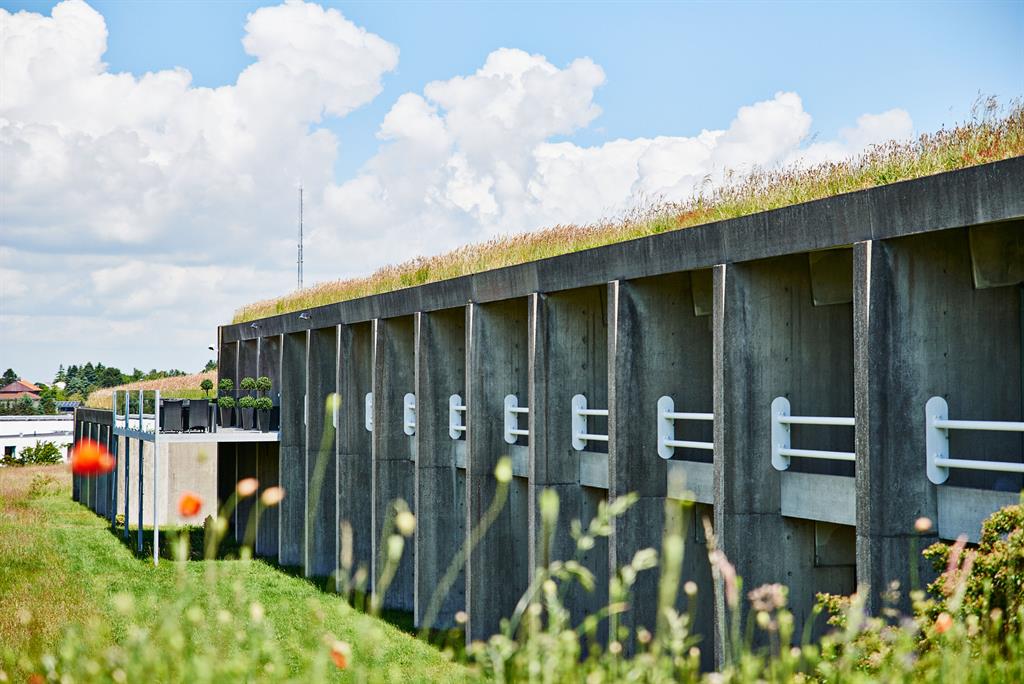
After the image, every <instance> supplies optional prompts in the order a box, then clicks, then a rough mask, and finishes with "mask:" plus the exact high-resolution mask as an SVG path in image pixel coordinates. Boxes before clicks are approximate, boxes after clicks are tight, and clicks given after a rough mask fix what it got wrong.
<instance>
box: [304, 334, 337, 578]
mask: <svg viewBox="0 0 1024 684" xmlns="http://www.w3.org/2000/svg"><path fill="white" fill-rule="evenodd" d="M337 383H338V329H337V327H333V328H319V329H317V330H311V331H310V336H309V417H308V428H307V434H308V439H307V442H306V482H307V483H308V487H309V489H308V495H307V497H306V516H307V518H308V521H309V522H308V527H309V553H308V560H307V562H308V565H307V566H306V574H307V575H308V576H312V577H327V576H330V575H331V574H332V573H333V572H334V571H335V569H337V567H338V527H337V525H338V519H337V505H338V491H337V480H338V461H337V452H336V448H337V441H336V439H335V436H334V413H333V411H328V409H330V406H329V405H328V398H329V397H330V396H331V395H332V394H335V393H336V392H337V390H338V385H337Z"/></svg>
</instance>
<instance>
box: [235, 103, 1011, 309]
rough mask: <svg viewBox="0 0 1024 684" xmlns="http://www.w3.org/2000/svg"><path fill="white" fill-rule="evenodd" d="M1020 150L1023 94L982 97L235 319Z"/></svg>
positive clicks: (281, 300) (286, 298)
mask: <svg viewBox="0 0 1024 684" xmlns="http://www.w3.org/2000/svg"><path fill="white" fill-rule="evenodd" d="M1022 155H1024V102H1022V101H1013V102H1011V103H1010V104H1009V106H1007V107H1005V108H1000V107H999V105H998V103H996V102H995V101H994V99H989V100H987V101H983V102H979V103H978V106H977V108H976V113H975V118H974V119H973V120H972V121H969V122H967V123H963V124H960V125H958V126H954V127H952V128H948V129H947V128H943V129H941V130H939V131H936V132H935V133H930V134H925V135H922V136H921V137H920V138H918V139H917V140H915V141H912V142H908V143H897V142H890V143H887V144H884V145H878V146H875V147H873V148H871V149H869V150H867V151H866V152H864V153H863V154H861V155H859V156H857V157H854V158H852V159H848V160H845V161H841V162H827V163H824V164H819V165H816V166H812V167H806V168H805V167H801V166H790V167H784V168H781V169H776V170H764V169H759V170H755V171H754V172H753V173H751V174H750V175H748V176H742V177H738V176H731V175H728V174H727V176H726V180H725V182H724V183H723V184H722V185H721V186H718V187H713V188H712V189H710V190H708V191H706V192H704V191H702V192H701V194H700V195H698V196H697V197H694V198H692V199H690V200H687V201H684V202H672V203H664V204H658V205H654V206H650V207H645V208H638V209H636V210H635V211H633V212H632V213H630V214H629V215H627V216H624V217H621V218H618V219H615V220H606V221H600V222H598V223H595V224H591V225H585V226H578V225H558V226H554V227H552V228H547V229H544V230H539V231H536V232H533V233H525V234H520V235H510V236H504V237H498V238H495V239H494V240H491V241H490V242H484V243H480V244H475V245H466V246H464V247H461V248H459V249H456V250H454V251H452V252H448V253H446V254H441V255H438V256H432V257H421V258H417V259H413V260H411V261H408V262H406V263H403V264H398V265H394V266H386V267H384V268H382V269H380V270H378V271H377V272H375V273H373V274H372V275H369V276H366V277H362V278H352V279H348V280H338V281H334V282H326V283H318V284H316V285H314V286H312V287H309V288H306V289H303V290H297V291H295V292H292V293H289V294H287V295H283V296H281V297H277V298H274V299H268V300H265V301H261V302H255V303H252V304H247V305H245V306H243V307H242V308H240V309H239V310H238V311H236V312H235V316H234V321H233V322H235V323H240V322H244V321H251V320H254V319H258V318H264V317H266V316H273V315H275V314H281V313H289V312H292V311H301V310H303V309H308V308H311V307H314V306H320V305H323V304H331V303H334V302H341V301H346V300H350V299H357V298H359V297H365V296H368V295H374V294H379V293H381V292H389V291H392V290H398V289H401V288H405V287H413V286H416V285H422V284H424V283H431V282H436V281H438V280H445V279H448V278H455V277H457V276H462V275H467V274H472V273H479V272H481V271H487V270H491V269H496V268H501V267H504V266H512V265H515V264H522V263H526V262H529V261H536V260H538V259H544V258H547V257H553V256H558V255H561V254H567V253H569V252H577V251H580V250H584V249H589V248H591V247H598V246H601V245H607V244H611V243H615V242H624V241H626V240H632V239H635V238H641V237H645V236H648V235H653V234H655V233H662V232H665V231H669V230H679V229H682V228H690V227H693V226H697V225H702V224H706V223H713V222H715V221H721V220H725V219H731V218H737V217H740V216H747V215H750V214H755V213H758V212H762V211H769V210H771V209H778V208H780V207H786V206H790V205H794V204H800V203H802V202H809V201H812V200H816V199H821V198H824V197H833V196H836V195H840V194H843V193H848V192H855V191H857V190H864V189H867V188H873V187H877V186H880V185H887V184H889V183H896V182H898V181H904V180H910V179H913V178H921V177H923V176H928V175H932V174H936V173H942V172H944V171H953V170H956V169H963V168H967V167H970V166H977V165H979V164H985V163H989V162H994V161H999V160H1002V159H1008V158H1011V157H1018V156H1022Z"/></svg>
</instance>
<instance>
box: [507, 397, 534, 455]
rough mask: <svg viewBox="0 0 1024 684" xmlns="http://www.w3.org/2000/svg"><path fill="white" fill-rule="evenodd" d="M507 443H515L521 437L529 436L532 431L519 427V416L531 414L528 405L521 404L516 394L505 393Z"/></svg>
mask: <svg viewBox="0 0 1024 684" xmlns="http://www.w3.org/2000/svg"><path fill="white" fill-rule="evenodd" d="M504 415H505V443H506V444H515V443H516V441H518V439H519V438H520V437H529V436H530V431H529V430H523V429H521V428H520V427H519V416H520V415H526V416H528V415H530V409H529V407H527V406H520V405H519V398H518V397H516V395H514V394H506V395H505V413H504Z"/></svg>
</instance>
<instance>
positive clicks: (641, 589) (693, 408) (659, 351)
mask: <svg viewBox="0 0 1024 684" xmlns="http://www.w3.org/2000/svg"><path fill="white" fill-rule="evenodd" d="M691 280H692V279H691V277H690V274H689V273H678V274H672V275H668V276H659V277H656V278H647V279H643V280H637V281H615V282H613V283H611V285H610V286H609V287H610V289H609V305H608V315H609V328H610V330H611V334H610V335H609V352H608V358H609V373H608V375H609V383H608V395H609V402H610V406H611V409H612V410H611V415H613V416H614V420H613V421H612V423H611V425H610V428H611V432H610V435H611V439H610V441H609V444H608V455H609V461H608V469H609V491H608V497H609V499H611V500H614V499H616V498H617V497H620V496H623V495H625V494H627V493H630V492H635V493H636V494H638V495H639V497H640V498H639V500H638V501H637V503H636V504H634V505H633V507H632V508H630V509H629V510H628V511H627V512H626V513H625V514H624V515H622V516H620V517H618V518H616V519H615V520H613V522H612V534H611V537H610V539H609V544H610V549H609V551H610V567H611V571H612V572H615V571H616V570H617V569H618V568H621V567H622V566H623V565H626V564H628V563H629V562H630V561H631V560H632V559H633V556H634V554H636V552H637V551H639V550H641V549H644V548H661V542H662V536H663V534H664V531H665V523H666V519H665V513H666V508H665V504H666V498H667V496H668V495H669V491H670V490H669V476H670V470H669V465H670V464H671V463H672V462H673V461H681V462H691V463H692V462H695V461H696V462H700V463H709V462H710V461H711V454H710V452H707V451H700V450H694V449H676V452H675V455H674V456H673V460H671V461H670V460H664V459H662V458H661V457H660V456H659V455H658V431H657V425H658V422H657V421H658V408H657V400H658V398H659V397H662V396H669V397H672V399H673V400H674V402H675V410H676V411H680V412H684V411H685V412H693V413H710V412H711V410H712V405H713V397H712V339H711V318H710V317H709V316H700V317H698V316H697V315H695V313H694V312H695V306H694V296H693V291H692V287H691ZM675 429H676V438H677V439H686V440H692V441H702V442H710V441H712V438H713V435H712V426H711V424H710V423H706V422H694V421H686V422H682V421H680V422H677V423H676V424H675ZM674 484H675V487H674V488H684V487H685V486H686V485H687V483H685V482H678V483H674ZM690 507H692V504H691V506H690ZM690 507H687V510H686V513H684V511H683V509H682V508H680V509H679V511H678V512H677V513H676V514H677V515H680V516H683V517H684V521H685V523H686V525H685V528H687V529H685V531H684V542H685V549H684V556H683V567H682V568H680V571H681V573H682V574H681V581H682V582H686V581H688V580H693V581H695V582H696V583H697V585H698V587H700V589H701V593H700V594H699V595H698V598H697V599H696V600H697V604H696V606H694V607H693V608H694V610H693V614H694V615H695V616H696V622H695V624H694V625H693V626H692V628H693V631H694V632H695V633H696V634H698V635H700V636H701V637H702V639H703V643H702V656H703V658H704V661H705V665H706V666H708V667H710V666H711V665H712V650H713V649H712V642H713V639H712V633H713V631H712V621H713V603H712V600H711V599H712V595H711V573H710V566H709V565H708V560H707V548H706V547H705V545H704V544H699V543H697V539H698V536H697V535H695V534H694V532H695V531H694V530H693V529H688V528H689V527H690V526H691V525H692V524H693V523H694V522H695V516H694V515H693V513H692V510H689V508H690ZM702 508H703V509H704V510H703V511H702V513H703V514H705V515H709V516H710V515H711V511H710V509H707V507H702ZM697 524H700V523H699V521H697ZM702 537H703V535H702V534H701V535H700V538H702ZM658 582H659V573H658V571H656V570H654V571H648V572H645V573H642V574H641V575H640V576H639V579H638V581H637V584H636V585H635V589H634V593H633V600H632V603H631V610H630V611H629V612H628V613H626V614H625V615H623V618H622V623H623V624H624V625H625V626H627V627H629V628H631V629H633V630H635V629H636V628H638V627H645V628H647V629H648V630H650V631H652V632H653V631H654V629H655V627H656V626H657V609H658V605H657V602H658ZM681 588H682V586H681V584H680V587H679V589H680V591H679V595H678V601H677V606H676V607H677V608H680V609H682V610H686V608H687V606H686V604H685V597H684V595H683V592H682V591H681Z"/></svg>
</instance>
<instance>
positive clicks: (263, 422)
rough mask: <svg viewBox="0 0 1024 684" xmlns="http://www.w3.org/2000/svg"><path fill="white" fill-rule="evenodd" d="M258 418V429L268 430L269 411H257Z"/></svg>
mask: <svg viewBox="0 0 1024 684" xmlns="http://www.w3.org/2000/svg"><path fill="white" fill-rule="evenodd" d="M257 413H259V414H260V415H259V418H260V431H262V432H270V411H257Z"/></svg>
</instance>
